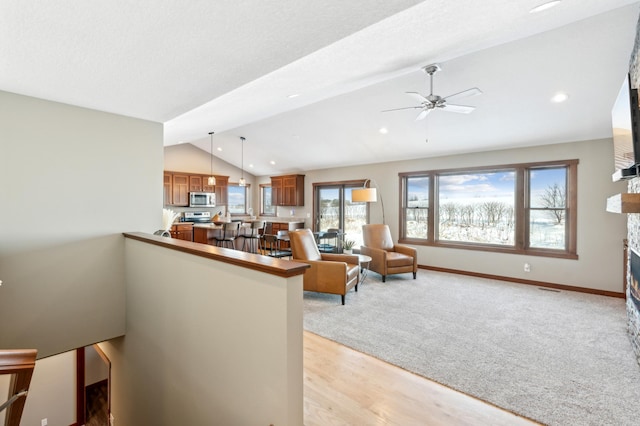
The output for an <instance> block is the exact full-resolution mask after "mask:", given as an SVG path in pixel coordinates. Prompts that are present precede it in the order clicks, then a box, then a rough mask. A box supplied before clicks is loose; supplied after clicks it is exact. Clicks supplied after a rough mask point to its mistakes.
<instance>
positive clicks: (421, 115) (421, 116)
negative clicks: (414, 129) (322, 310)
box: [416, 108, 431, 121]
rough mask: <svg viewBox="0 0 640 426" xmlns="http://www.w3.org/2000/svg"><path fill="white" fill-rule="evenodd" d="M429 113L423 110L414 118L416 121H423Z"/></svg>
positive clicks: (428, 110)
mask: <svg viewBox="0 0 640 426" xmlns="http://www.w3.org/2000/svg"><path fill="white" fill-rule="evenodd" d="M430 112H431V110H430V109H426V108H425V109H423V110H422V112H420V114H418V116H417V117H416V121H420V120H424V118H425V117H426V116H427V115H428V114H429V113H430Z"/></svg>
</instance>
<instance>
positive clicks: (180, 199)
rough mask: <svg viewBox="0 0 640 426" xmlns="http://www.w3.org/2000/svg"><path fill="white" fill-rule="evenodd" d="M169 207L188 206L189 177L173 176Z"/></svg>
mask: <svg viewBox="0 0 640 426" xmlns="http://www.w3.org/2000/svg"><path fill="white" fill-rule="evenodd" d="M171 184H172V189H171V194H172V195H171V197H172V198H171V205H173V206H188V205H189V175H183V174H176V173H174V174H173V177H172V179H171Z"/></svg>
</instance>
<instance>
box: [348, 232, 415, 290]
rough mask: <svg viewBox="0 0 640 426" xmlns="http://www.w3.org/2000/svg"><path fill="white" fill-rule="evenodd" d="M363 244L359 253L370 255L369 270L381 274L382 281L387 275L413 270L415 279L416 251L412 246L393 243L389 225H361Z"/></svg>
mask: <svg viewBox="0 0 640 426" xmlns="http://www.w3.org/2000/svg"><path fill="white" fill-rule="evenodd" d="M362 237H363V239H364V245H363V246H362V247H360V253H362V254H366V255H367V256H371V264H370V265H369V270H371V271H374V272H377V273H379V274H380V275H382V282H385V281H386V278H387V275H391V274H402V273H405V272H413V279H414V280H415V279H416V272H418V253H417V250H416V249H415V248H413V247H409V246H403V245H398V244H394V243H393V239H392V238H391V231H390V230H389V226H387V225H382V224H369V225H362Z"/></svg>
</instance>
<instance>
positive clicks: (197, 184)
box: [189, 175, 207, 192]
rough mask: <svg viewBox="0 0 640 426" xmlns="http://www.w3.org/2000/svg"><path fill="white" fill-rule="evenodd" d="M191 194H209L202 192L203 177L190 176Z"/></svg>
mask: <svg viewBox="0 0 640 426" xmlns="http://www.w3.org/2000/svg"><path fill="white" fill-rule="evenodd" d="M189 192H207V191H203V190H202V176H201V175H190V176H189Z"/></svg>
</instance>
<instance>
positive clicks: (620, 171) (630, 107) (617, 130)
mask: <svg viewBox="0 0 640 426" xmlns="http://www.w3.org/2000/svg"><path fill="white" fill-rule="evenodd" d="M639 119H640V107H639V106H638V90H637V89H632V88H631V79H630V77H629V74H627V76H626V78H625V79H624V82H623V83H622V87H621V88H620V91H619V92H618V97H617V98H616V102H615V103H614V104H613V108H612V109H611V127H612V129H613V150H614V154H613V155H614V162H615V170H616V172H615V173H614V174H613V180H619V179H623V178H632V177H636V176H639V171H640V139H639V138H640V132H639V131H638V130H639V129H638V121H639Z"/></svg>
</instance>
